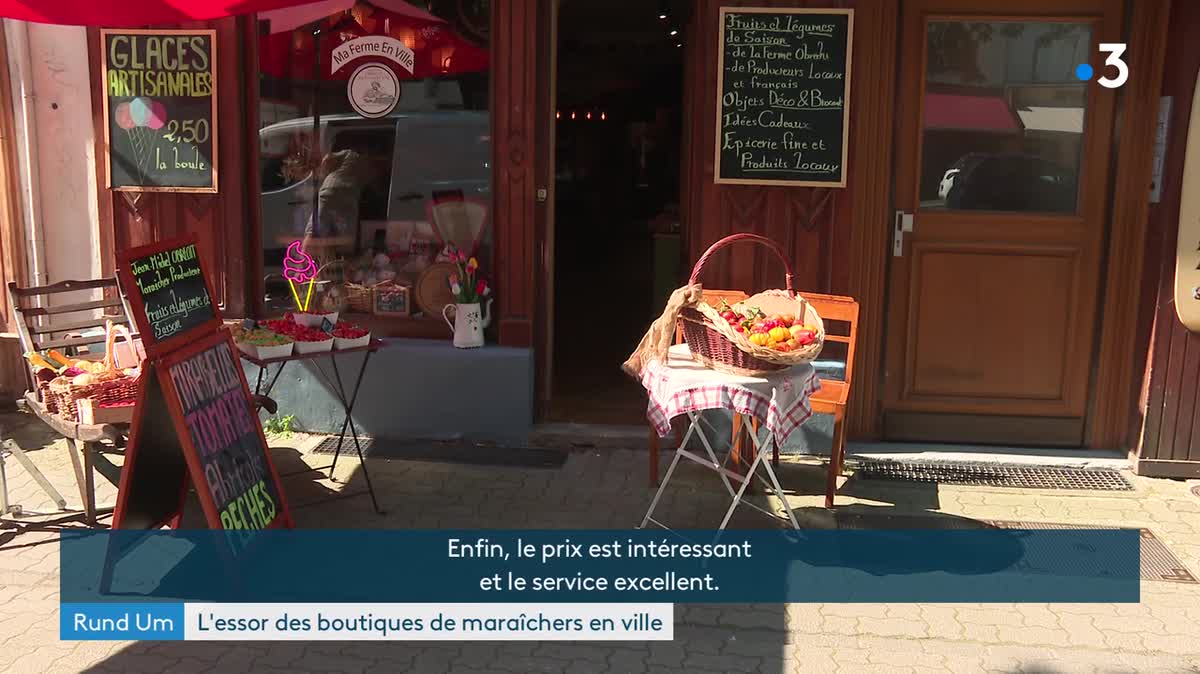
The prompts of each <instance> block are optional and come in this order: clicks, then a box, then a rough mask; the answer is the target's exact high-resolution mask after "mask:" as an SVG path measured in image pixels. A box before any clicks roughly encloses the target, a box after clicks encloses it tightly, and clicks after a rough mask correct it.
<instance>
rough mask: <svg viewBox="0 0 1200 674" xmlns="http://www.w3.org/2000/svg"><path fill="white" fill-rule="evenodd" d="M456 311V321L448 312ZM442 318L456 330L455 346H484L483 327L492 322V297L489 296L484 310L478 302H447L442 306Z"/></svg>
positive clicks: (465, 347) (464, 347) (463, 347)
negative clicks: (452, 320) (452, 319)
mask: <svg viewBox="0 0 1200 674" xmlns="http://www.w3.org/2000/svg"><path fill="white" fill-rule="evenodd" d="M451 310H453V311H454V322H453V323H451V322H450V317H449V316H448V315H447V313H446V312H448V311H451ZM442 318H443V319H445V320H446V325H449V326H450V329H451V330H453V331H454V346H457V347H458V348H460V349H474V348H477V347H480V346H483V329H484V328H486V327H487V326H489V325H491V324H492V298H490V297H489V298H488V300H487V303H486V304H484V305H483V309H482V311H481V310H480V305H479V303H478V302H472V303H471V304H447V305H446V306H444V307H442Z"/></svg>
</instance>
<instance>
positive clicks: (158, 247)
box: [118, 237, 220, 354]
mask: <svg viewBox="0 0 1200 674" xmlns="http://www.w3.org/2000/svg"><path fill="white" fill-rule="evenodd" d="M118 262H119V267H120V269H119V273H120V277H121V286H122V289H123V290H124V291H125V293H126V295H127V296H128V297H129V300H130V304H131V308H132V309H133V312H132V313H133V319H134V323H136V324H137V327H138V332H139V333H140V334H141V337H142V342H143V344H145V345H146V350H147V353H150V354H153V353H154V352H156V351H159V350H160V349H158V348H155V347H156V345H158V344H161V343H162V342H167V341H169V340H174V339H176V338H179V339H178V341H179V342H183V341H186V340H185V339H183V337H184V336H185V335H188V334H189V333H191V334H192V335H193V336H194V335H195V334H196V331H198V330H200V329H207V330H211V329H215V328H216V327H217V326H218V325H219V323H220V316H219V315H218V313H217V308H216V306H215V305H214V304H213V301H212V297H213V295H212V287H211V286H210V285H209V282H208V277H207V276H206V275H205V273H204V268H203V266H202V265H201V261H200V250H199V248H198V247H197V245H196V239H195V238H194V237H188V238H183V239H176V240H174V241H165V242H162V243H157V244H152V245H150V246H143V247H141V248H134V249H130V250H125V251H121V253H120V254H119V255H118Z"/></svg>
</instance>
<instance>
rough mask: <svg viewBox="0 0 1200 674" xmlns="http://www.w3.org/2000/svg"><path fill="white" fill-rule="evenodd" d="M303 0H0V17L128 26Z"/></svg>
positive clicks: (221, 14)
mask: <svg viewBox="0 0 1200 674" xmlns="http://www.w3.org/2000/svg"><path fill="white" fill-rule="evenodd" d="M303 2H304V0H0V17H4V18H9V19H18V20H21V21H36V22H38V23H59V24H65V25H75V26H111V27H130V26H147V25H155V24H170V23H184V22H187V21H207V20H210V19H220V18H222V17H226V16H236V15H239V14H249V13H251V12H265V11H267V10H272V9H278V8H280V7H289V6H292V5H299V4H302V3H303Z"/></svg>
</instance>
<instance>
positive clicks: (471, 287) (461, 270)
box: [450, 250, 492, 304]
mask: <svg viewBox="0 0 1200 674" xmlns="http://www.w3.org/2000/svg"><path fill="white" fill-rule="evenodd" d="M450 261H451V262H453V263H454V264H455V266H457V267H458V271H457V272H455V273H453V274H451V275H450V291H451V292H453V293H454V299H455V301H457V302H458V303H459V304H476V303H479V302H482V301H483V299H484V298H485V297H487V296H488V295H491V294H492V289H491V287H490V286H488V284H487V281H485V280H483V279H482V278H479V276H478V273H479V261H478V260H476V259H475V258H474V257H471V258H468V257H467V254H466V253H464V252H462V251H461V250H452V251H450Z"/></svg>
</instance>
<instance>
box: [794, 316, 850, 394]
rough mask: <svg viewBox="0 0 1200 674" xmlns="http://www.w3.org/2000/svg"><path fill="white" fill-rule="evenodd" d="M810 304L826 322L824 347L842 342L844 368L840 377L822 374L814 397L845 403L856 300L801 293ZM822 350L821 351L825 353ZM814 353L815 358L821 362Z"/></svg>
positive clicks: (848, 390)
mask: <svg viewBox="0 0 1200 674" xmlns="http://www.w3.org/2000/svg"><path fill="white" fill-rule="evenodd" d="M800 294H801V295H803V296H804V299H806V300H808V301H809V303H810V304H812V306H813V308H814V309H816V310H817V313H818V314H820V316H821V320H822V321H823V322H824V323H825V349H829V346H830V343H834V344H845V345H846V346H845V350H846V367H845V370H844V371H843V376H842V378H841V379H828V378H825V377H821V390H820V391H819V392H818V393H817V394H816V396H814V397H817V398H822V399H825V400H832V401H835V402H837V403H839V404H845V402H846V399H847V397H848V396H849V395H850V382H851V381H852V379H853V376H854V349H855V344H856V342H857V341H858V302H857V301H855V299H854V298H853V297H845V296H842V295H822V294H819V293H803V292H802V293H800ZM824 353H825V351H824V350H822V352H821V354H822V355H824ZM821 360H822V359H821V356H817V361H818V362H819V361H821Z"/></svg>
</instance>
